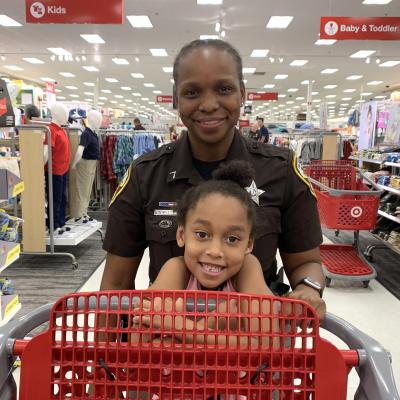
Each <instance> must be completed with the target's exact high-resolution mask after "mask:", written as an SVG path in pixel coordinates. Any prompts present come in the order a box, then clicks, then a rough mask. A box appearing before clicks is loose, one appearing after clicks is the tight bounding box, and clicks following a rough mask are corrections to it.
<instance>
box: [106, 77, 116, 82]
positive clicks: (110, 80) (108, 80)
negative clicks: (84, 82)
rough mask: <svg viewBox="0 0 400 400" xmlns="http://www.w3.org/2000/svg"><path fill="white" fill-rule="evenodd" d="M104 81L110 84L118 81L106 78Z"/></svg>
mask: <svg viewBox="0 0 400 400" xmlns="http://www.w3.org/2000/svg"><path fill="white" fill-rule="evenodd" d="M105 80H106V81H107V82H110V83H117V82H118V79H115V78H106V79H105Z"/></svg>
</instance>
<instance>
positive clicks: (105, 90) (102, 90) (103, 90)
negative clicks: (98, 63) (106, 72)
mask: <svg viewBox="0 0 400 400" xmlns="http://www.w3.org/2000/svg"><path fill="white" fill-rule="evenodd" d="M100 91H101V92H103V93H112V91H111V90H109V89H101V90H100Z"/></svg>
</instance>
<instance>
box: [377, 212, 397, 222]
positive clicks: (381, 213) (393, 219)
mask: <svg viewBox="0 0 400 400" xmlns="http://www.w3.org/2000/svg"><path fill="white" fill-rule="evenodd" d="M378 214H379V215H381V216H382V217H385V218H387V219H390V220H392V221H394V222H397V223H398V224H400V218H398V217H396V216H395V215H391V214H388V213H386V212H384V211H382V210H378Z"/></svg>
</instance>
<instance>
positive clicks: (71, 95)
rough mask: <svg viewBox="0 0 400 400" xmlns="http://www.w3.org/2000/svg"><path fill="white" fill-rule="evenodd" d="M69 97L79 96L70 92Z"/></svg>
mask: <svg viewBox="0 0 400 400" xmlns="http://www.w3.org/2000/svg"><path fill="white" fill-rule="evenodd" d="M69 97H75V98H76V97H79V94H73V93H72V94H70V95H69Z"/></svg>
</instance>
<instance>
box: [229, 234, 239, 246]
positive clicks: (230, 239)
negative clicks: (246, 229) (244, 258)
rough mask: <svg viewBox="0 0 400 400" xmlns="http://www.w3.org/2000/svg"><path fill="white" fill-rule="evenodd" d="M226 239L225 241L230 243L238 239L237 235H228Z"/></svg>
mask: <svg viewBox="0 0 400 400" xmlns="http://www.w3.org/2000/svg"><path fill="white" fill-rule="evenodd" d="M226 241H227V242H228V243H230V244H233V243H236V242H239V241H240V239H239V238H238V237H237V236H228V237H227V238H226Z"/></svg>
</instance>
